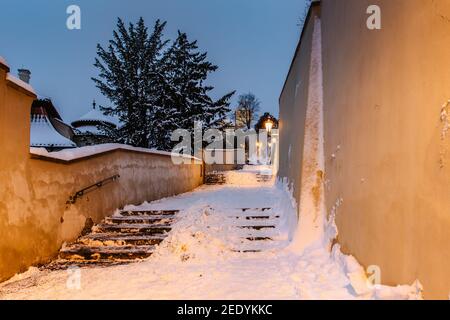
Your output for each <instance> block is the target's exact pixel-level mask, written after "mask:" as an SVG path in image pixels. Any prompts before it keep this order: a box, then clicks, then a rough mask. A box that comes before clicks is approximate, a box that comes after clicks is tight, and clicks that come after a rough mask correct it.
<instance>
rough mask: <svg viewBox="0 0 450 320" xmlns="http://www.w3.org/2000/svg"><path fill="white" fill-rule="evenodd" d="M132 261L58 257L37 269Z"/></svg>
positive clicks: (106, 264) (103, 264) (107, 264)
mask: <svg viewBox="0 0 450 320" xmlns="http://www.w3.org/2000/svg"><path fill="white" fill-rule="evenodd" d="M133 262H134V261H133V260H110V259H100V260H66V259H58V260H55V261H53V262H51V263H49V264H47V265H45V266H43V267H41V268H39V269H40V270H50V271H58V270H67V269H68V268H70V267H79V268H92V267H112V266H120V265H126V264H130V263H133Z"/></svg>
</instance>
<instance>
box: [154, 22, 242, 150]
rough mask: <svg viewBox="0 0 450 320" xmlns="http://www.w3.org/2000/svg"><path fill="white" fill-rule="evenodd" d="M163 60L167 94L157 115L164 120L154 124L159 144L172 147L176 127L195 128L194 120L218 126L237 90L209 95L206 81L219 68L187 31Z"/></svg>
mask: <svg viewBox="0 0 450 320" xmlns="http://www.w3.org/2000/svg"><path fill="white" fill-rule="evenodd" d="M162 61H163V63H162V66H163V67H162V70H163V71H162V72H163V74H164V78H165V81H166V82H165V90H164V92H165V96H164V99H163V103H162V105H163V109H162V110H159V115H158V118H160V119H161V121H159V122H157V123H155V129H156V131H157V132H156V133H155V134H156V135H158V133H159V139H160V141H159V142H158V144H159V145H160V146H163V147H164V148H165V149H170V148H171V145H172V143H171V142H170V136H167V135H168V134H170V133H171V132H172V131H173V130H175V129H187V130H190V131H193V129H194V122H195V121H197V122H202V123H203V125H204V126H205V127H206V128H217V127H218V125H219V124H220V123H221V122H222V121H223V120H224V118H225V117H226V115H227V114H228V112H229V111H230V108H229V105H230V98H231V97H232V95H233V94H234V92H230V93H228V94H226V95H225V96H223V97H222V98H220V99H218V100H213V99H212V98H211V97H210V95H209V94H210V92H211V90H213V89H214V87H212V86H209V85H206V84H205V82H206V80H207V78H208V75H209V74H210V73H211V72H214V71H216V70H217V69H218V67H217V66H216V65H213V64H212V63H211V62H209V61H208V60H207V53H201V52H199V51H198V46H197V41H192V42H191V41H189V40H188V37H187V35H186V33H182V32H180V31H179V32H178V37H177V39H176V40H175V41H174V42H173V43H172V45H171V47H170V48H169V49H168V50H167V51H166V52H165V54H164V57H163V59H162ZM161 133H162V134H161Z"/></svg>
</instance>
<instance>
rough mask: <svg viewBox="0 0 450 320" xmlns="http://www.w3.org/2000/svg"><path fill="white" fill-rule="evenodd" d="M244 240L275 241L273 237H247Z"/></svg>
mask: <svg viewBox="0 0 450 320" xmlns="http://www.w3.org/2000/svg"><path fill="white" fill-rule="evenodd" d="M244 239H245V240H247V241H273V238H271V237H246V238H244Z"/></svg>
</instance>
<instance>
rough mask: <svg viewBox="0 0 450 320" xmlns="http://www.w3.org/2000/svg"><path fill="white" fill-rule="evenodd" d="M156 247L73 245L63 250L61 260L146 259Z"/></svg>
mask: <svg viewBox="0 0 450 320" xmlns="http://www.w3.org/2000/svg"><path fill="white" fill-rule="evenodd" d="M153 250H154V246H137V247H135V246H117V247H115V246H112V247H109V246H101V247H89V246H84V245H73V246H70V247H67V248H64V249H61V251H60V253H59V258H60V259H64V260H103V259H115V260H117V259H119V260H130V259H144V258H148V257H150V256H151V254H152V253H153Z"/></svg>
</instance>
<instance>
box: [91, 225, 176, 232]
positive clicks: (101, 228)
mask: <svg viewBox="0 0 450 320" xmlns="http://www.w3.org/2000/svg"><path fill="white" fill-rule="evenodd" d="M93 230H94V231H95V232H96V233H101V232H116V233H146V234H161V233H166V232H169V231H170V230H172V227H171V225H170V224H160V225H152V224H117V225H116V224H105V223H103V224H99V225H97V226H95V227H94V228H93Z"/></svg>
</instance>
